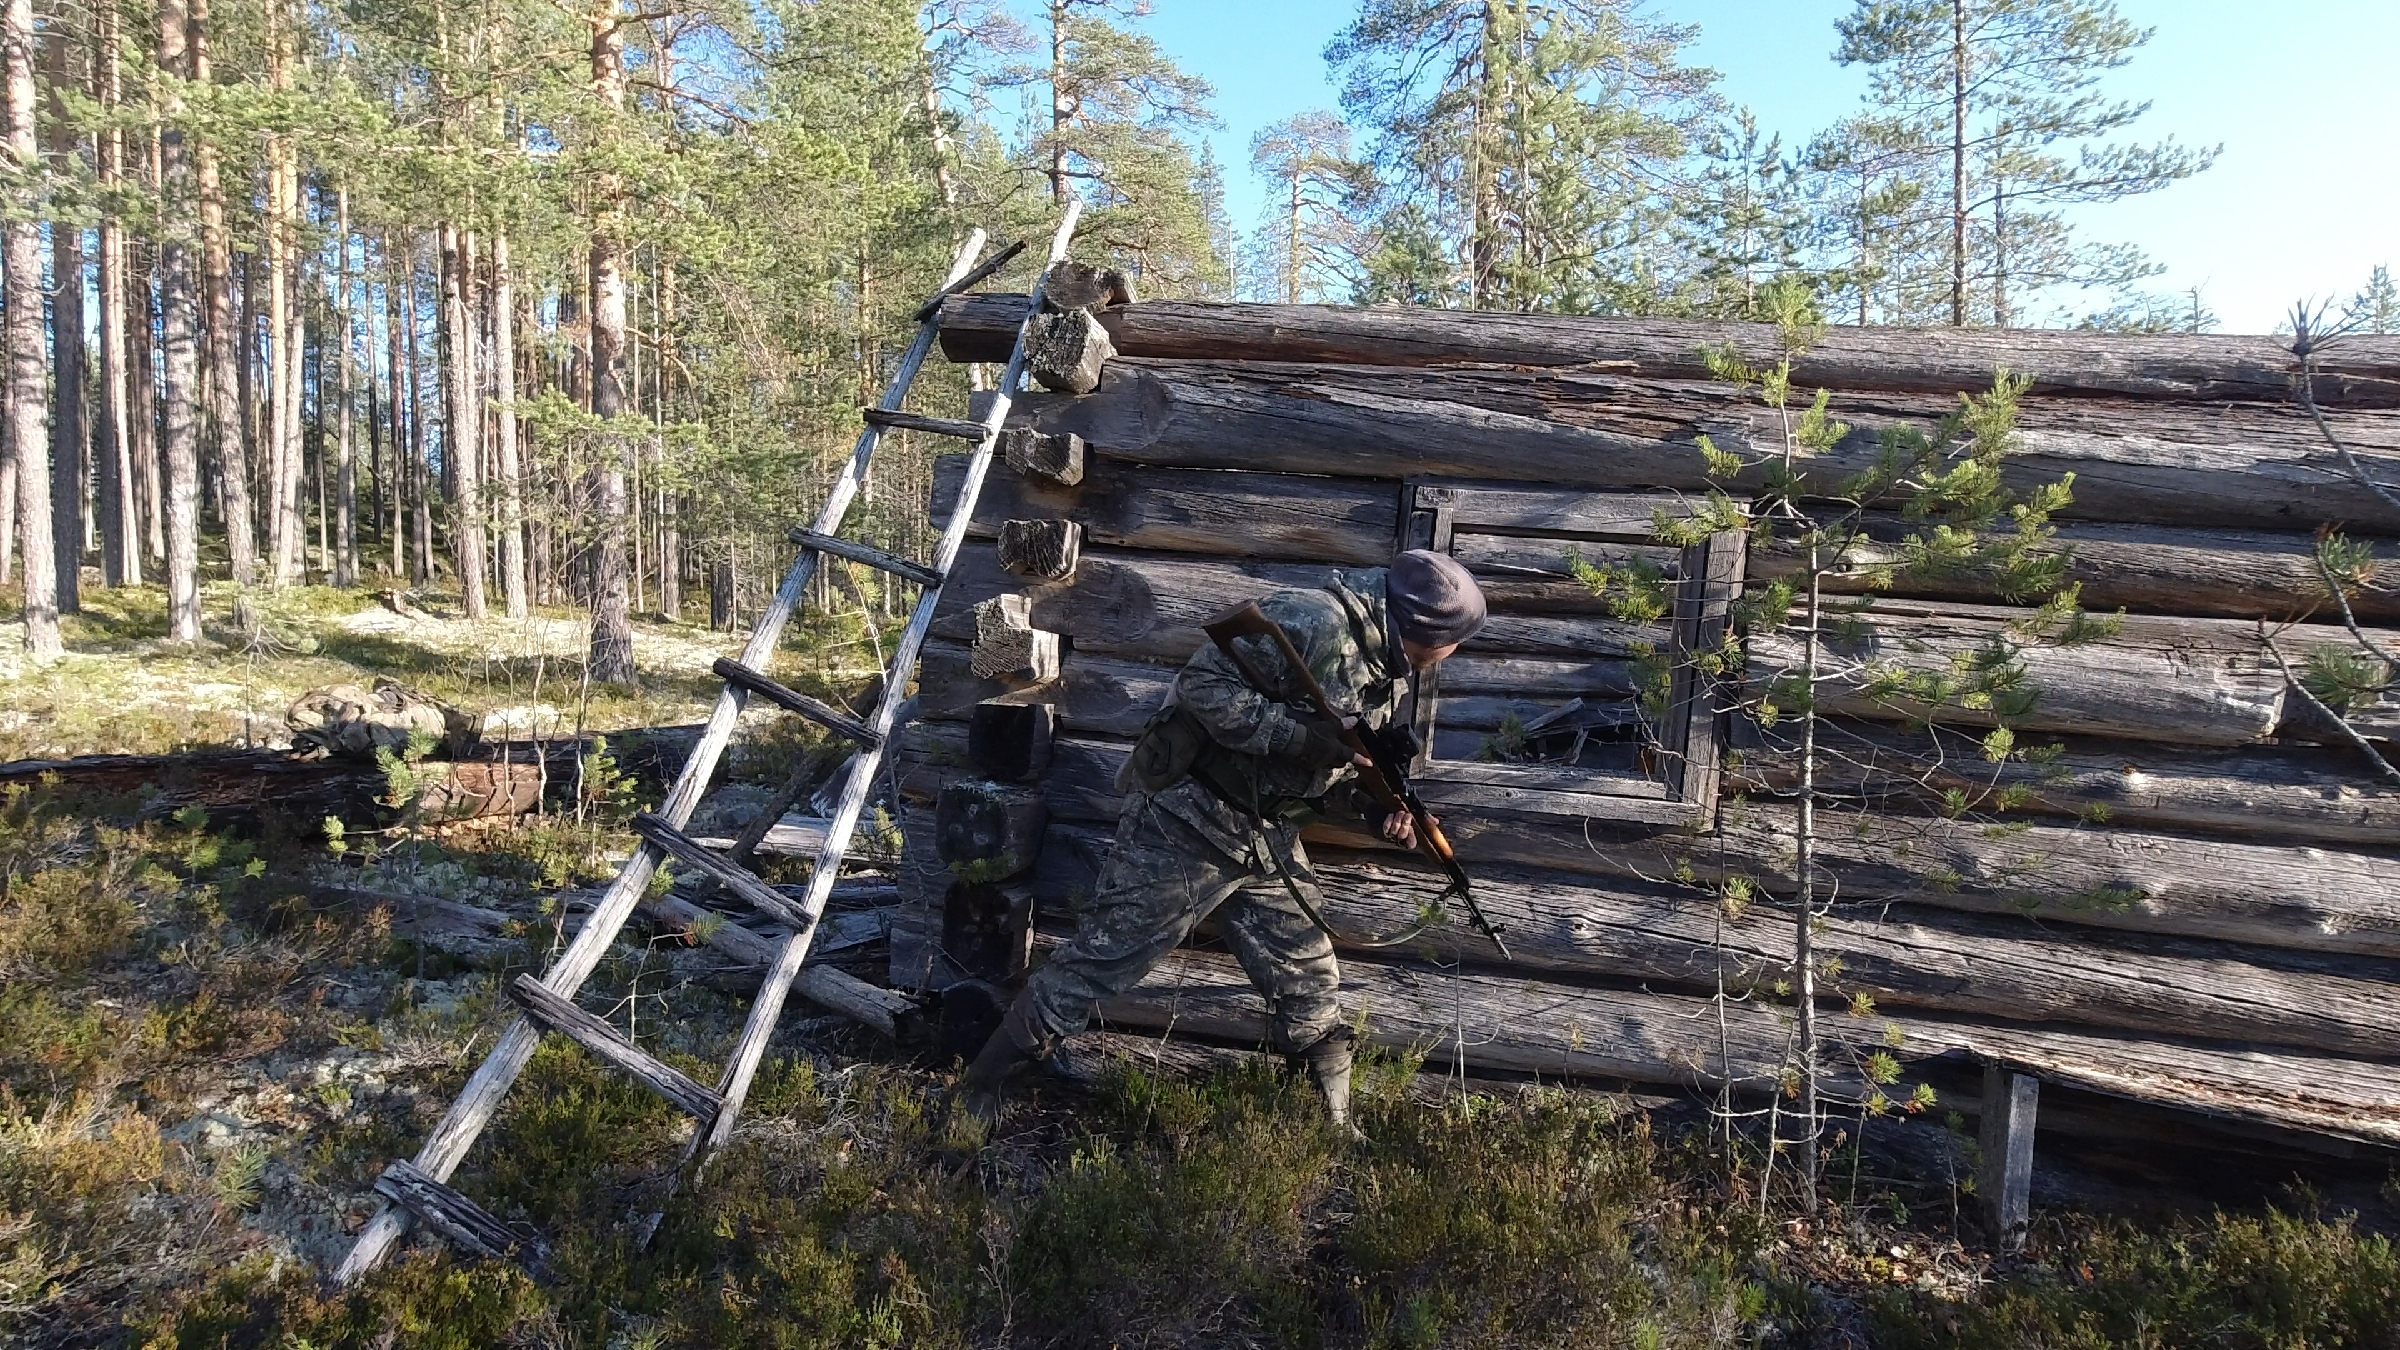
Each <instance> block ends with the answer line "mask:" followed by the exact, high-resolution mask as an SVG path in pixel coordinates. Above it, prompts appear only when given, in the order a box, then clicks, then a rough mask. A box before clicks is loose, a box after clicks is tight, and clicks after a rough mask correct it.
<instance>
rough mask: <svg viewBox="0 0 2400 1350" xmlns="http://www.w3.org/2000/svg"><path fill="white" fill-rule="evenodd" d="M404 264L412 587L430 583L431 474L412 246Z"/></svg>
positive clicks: (402, 335)
mask: <svg viewBox="0 0 2400 1350" xmlns="http://www.w3.org/2000/svg"><path fill="white" fill-rule="evenodd" d="M403 265H404V266H405V267H406V268H407V269H408V294H407V301H406V304H405V307H404V309H403V311H402V314H401V320H402V324H403V326H402V329H401V339H402V344H401V347H402V353H403V355H404V356H405V357H406V360H407V394H408V479H409V483H410V485H411V490H410V493H409V506H410V511H409V528H410V529H411V530H413V531H415V533H416V536H417V538H416V556H415V557H414V558H412V559H411V560H410V561H409V567H410V572H409V578H410V582H411V584H413V585H417V586H424V585H427V584H429V583H430V582H432V580H433V472H432V468H431V466H430V465H428V464H427V463H426V460H425V403H424V391H423V387H422V383H421V382H420V381H419V380H418V378H417V252H416V247H415V246H414V245H413V244H412V245H411V246H410V247H409V250H408V257H407V259H406V261H405V262H404V264H403Z"/></svg>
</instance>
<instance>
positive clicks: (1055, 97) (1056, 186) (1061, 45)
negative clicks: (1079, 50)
mask: <svg viewBox="0 0 2400 1350" xmlns="http://www.w3.org/2000/svg"><path fill="white" fill-rule="evenodd" d="M1067 3H1068V0H1050V200H1051V202H1052V204H1054V205H1056V206H1057V207H1058V208H1059V209H1061V210H1064V209H1066V205H1067V145H1066V133H1067V124H1068V123H1069V122H1072V121H1074V120H1075V97H1074V95H1073V94H1071V93H1069V92H1068V91H1067Z"/></svg>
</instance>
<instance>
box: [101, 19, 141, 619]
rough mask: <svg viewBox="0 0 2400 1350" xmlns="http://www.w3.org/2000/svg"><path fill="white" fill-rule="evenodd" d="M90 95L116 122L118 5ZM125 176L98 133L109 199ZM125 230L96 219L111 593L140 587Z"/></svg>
mask: <svg viewBox="0 0 2400 1350" xmlns="http://www.w3.org/2000/svg"><path fill="white" fill-rule="evenodd" d="M93 21H94V26H95V29H96V32H95V34H94V42H93V62H92V93H93V97H94V98H95V99H96V100H97V101H98V102H99V104H100V107H101V110H102V111H103V112H104V113H107V114H110V115H112V116H113V114H114V112H115V110H116V108H117V105H118V102H119V101H120V100H121V99H122V98H123V97H124V89H123V78H122V76H121V75H120V73H119V59H120V58H119V54H118V49H117V42H118V31H117V25H118V19H117V7H116V6H115V5H97V6H94V7H93ZM124 168H125V133H124V132H123V131H122V130H120V129H118V128H116V127H114V126H111V127H109V128H108V129H107V130H105V131H102V132H101V133H100V144H99V182H100V190H101V191H102V192H103V193H108V192H111V191H113V190H114V189H115V188H116V186H117V182H118V179H119V178H120V177H122V175H123V173H124ZM125 377H126V372H125V227H124V226H123V225H122V224H121V223H119V221H118V220H117V217H116V215H115V213H114V211H113V210H112V211H111V212H110V214H107V215H104V216H102V217H101V218H100V436H99V447H100V566H101V571H102V574H103V575H104V576H105V577H106V578H107V579H108V584H109V585H111V586H139V585H141V584H142V549H141V534H142V522H141V509H140V496H141V490H140V487H139V485H138V483H137V482H136V480H135V478H134V473H133V453H132V450H131V448H130V446H129V445H128V443H127V439H126V430H127V429H126V419H127V417H128V412H127V409H126V404H125Z"/></svg>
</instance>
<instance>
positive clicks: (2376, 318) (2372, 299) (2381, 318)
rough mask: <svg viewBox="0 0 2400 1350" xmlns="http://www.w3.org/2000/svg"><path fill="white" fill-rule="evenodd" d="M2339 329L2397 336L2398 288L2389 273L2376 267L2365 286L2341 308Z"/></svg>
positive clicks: (2399, 330)
mask: <svg viewBox="0 0 2400 1350" xmlns="http://www.w3.org/2000/svg"><path fill="white" fill-rule="evenodd" d="M2342 326H2343V327H2345V328H2347V329H2349V330H2350V331H2351V332H2354V333H2400V286H2394V285H2393V284H2392V270H2391V269H2390V268H2389V267H2386V266H2383V265H2382V264H2380V263H2379V264H2377V265H2376V267H2375V270H2374V271H2372V272H2370V273H2368V274H2367V284H2366V285H2364V286H2362V287H2360V288H2359V290H2358V294H2356V295H2353V296H2351V297H2350V303H2349V304H2347V305H2345V306H2343V307H2342Z"/></svg>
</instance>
